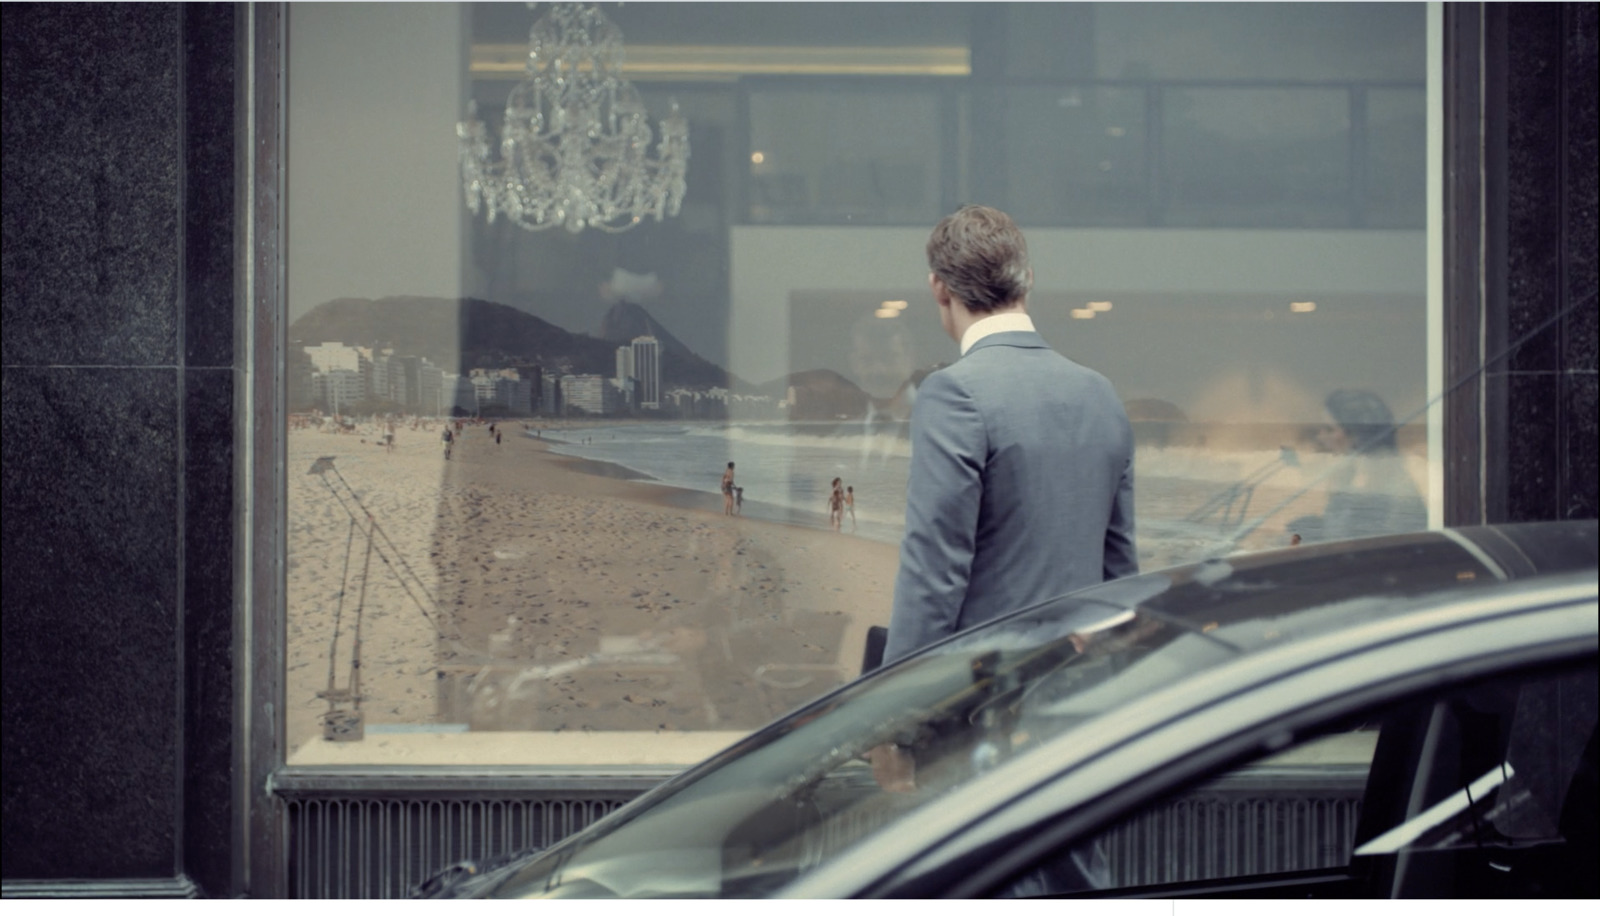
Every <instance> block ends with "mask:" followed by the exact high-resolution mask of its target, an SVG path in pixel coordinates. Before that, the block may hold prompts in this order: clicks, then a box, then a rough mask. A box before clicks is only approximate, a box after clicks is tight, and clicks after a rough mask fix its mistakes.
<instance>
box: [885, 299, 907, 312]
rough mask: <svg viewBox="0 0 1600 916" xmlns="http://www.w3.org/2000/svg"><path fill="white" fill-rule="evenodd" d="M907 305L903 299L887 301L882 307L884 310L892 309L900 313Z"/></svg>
mask: <svg viewBox="0 0 1600 916" xmlns="http://www.w3.org/2000/svg"><path fill="white" fill-rule="evenodd" d="M907 304H908V303H907V302H906V300H904V299H890V300H887V301H886V302H884V303H883V306H882V307H883V308H886V309H894V310H895V311H900V310H902V309H904V308H905V307H906V305H907Z"/></svg>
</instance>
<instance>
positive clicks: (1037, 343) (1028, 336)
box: [962, 331, 1050, 359]
mask: <svg viewBox="0 0 1600 916" xmlns="http://www.w3.org/2000/svg"><path fill="white" fill-rule="evenodd" d="M984 347H1022V348H1024V349H1046V350H1048V349H1049V348H1050V345H1049V344H1047V343H1045V341H1044V338H1043V337H1040V336H1039V332H1038V331H1001V332H999V333H997V334H990V335H988V336H986V337H983V338H981V339H979V340H978V342H977V343H975V344H973V345H972V349H970V350H968V351H967V352H966V356H971V355H972V354H974V353H976V352H978V351H979V350H982V349H983V348H984ZM962 358H963V359H965V358H966V357H965V356H964V357H962Z"/></svg>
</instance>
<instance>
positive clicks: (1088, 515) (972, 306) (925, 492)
mask: <svg viewBox="0 0 1600 916" xmlns="http://www.w3.org/2000/svg"><path fill="white" fill-rule="evenodd" d="M928 267H929V268H930V270H931V273H929V275H928V284H929V286H930V287H931V288H932V290H933V297H934V299H935V300H936V301H937V302H938V304H939V319H940V321H941V322H942V323H943V325H944V329H945V333H947V334H949V335H950V337H951V339H953V340H955V341H956V342H957V343H959V344H960V345H961V358H960V359H959V360H958V361H957V362H955V363H954V364H952V365H950V366H948V367H946V368H944V369H941V370H939V371H937V372H934V373H932V374H931V375H929V376H928V377H927V379H926V380H924V381H923V383H922V385H921V387H920V388H918V389H917V392H916V405H915V407H914V408H913V409H912V416H911V478H910V481H909V483H908V484H907V488H906V532H905V539H904V541H903V542H902V543H901V547H900V573H899V577H898V578H897V579H896V581H895V589H894V612H893V615H892V617H891V618H890V622H889V635H888V642H887V645H886V646H885V647H884V653H883V660H884V661H885V662H888V661H891V660H893V659H895V658H898V657H900V656H902V655H906V654H909V653H911V652H913V651H915V650H917V649H919V648H921V647H923V646H925V645H928V644H929V643H932V642H934V641H936V640H939V639H942V638H944V637H945V636H948V635H950V634H951V633H955V632H957V631H959V630H964V629H967V628H968V627H971V626H974V625H976V624H979V623H982V622H984V621H986V620H991V619H993V618H995V617H999V616H1001V615H1003V614H1006V613H1009V612H1011V611H1015V610H1018V609H1020V608H1024V607H1027V606H1029V605H1032V604H1036V603H1038V602H1040V601H1043V600H1045V599H1047V598H1052V597H1055V596H1056V595H1060V594H1064V593H1066V592H1069V591H1073V590H1074V589H1079V588H1083V587H1085V586H1088V585H1093V584H1095V583H1097V582H1102V581H1105V580H1107V579H1114V578H1117V577H1119V576H1127V575H1132V574H1134V573H1137V572H1138V571H1139V563H1138V558H1137V557H1136V555H1135V553H1134V541H1133V434H1132V431H1131V429H1130V428H1129V426H1128V416H1127V413H1126V412H1125V411H1124V410H1123V408H1122V402H1121V401H1120V400H1118V398H1117V395H1116V392H1115V391H1113V390H1112V387H1111V383H1110V382H1109V381H1107V380H1106V378H1105V376H1103V375H1101V374H1100V373H1098V372H1095V371H1094V370H1092V369H1088V368H1086V367H1084V366H1080V365H1078V364H1077V363H1075V362H1073V361H1071V360H1069V359H1067V358H1066V357H1064V356H1062V355H1061V354H1059V353H1056V352H1055V351H1054V350H1052V349H1050V347H1049V345H1048V344H1046V343H1045V342H1044V338H1042V337H1040V336H1039V334H1038V332H1037V331H1035V330H1034V327H1033V322H1032V320H1031V319H1030V318H1029V317H1028V314H1027V297H1028V290H1029V288H1030V287H1031V286H1032V285H1033V271H1032V269H1031V268H1030V267H1029V266H1028V248H1027V243H1026V241H1024V240H1023V237H1022V231H1021V230H1020V229H1018V228H1017V225H1016V223H1014V222H1012V220H1011V218H1010V217H1009V216H1007V215H1006V214H1004V213H1002V212H1000V211H999V210H995V209H993V208H990V207H977V206H969V207H964V208H962V209H961V210H960V211H958V212H956V213H954V214H952V215H950V216H947V217H945V218H944V219H943V220H941V221H940V223H939V225H938V226H936V227H934V230H933V234H932V236H931V237H930V238H929V239H928Z"/></svg>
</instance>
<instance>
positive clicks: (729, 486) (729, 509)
mask: <svg viewBox="0 0 1600 916" xmlns="http://www.w3.org/2000/svg"><path fill="white" fill-rule="evenodd" d="M733 489H734V487H733V462H731V461H730V462H728V469H727V470H726V471H723V472H722V514H723V515H732V514H733V508H734V507H733Z"/></svg>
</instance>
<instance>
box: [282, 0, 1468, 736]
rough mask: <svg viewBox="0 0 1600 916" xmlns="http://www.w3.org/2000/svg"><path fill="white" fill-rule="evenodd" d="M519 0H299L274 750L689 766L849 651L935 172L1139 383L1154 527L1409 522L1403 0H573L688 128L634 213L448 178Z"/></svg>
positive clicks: (1413, 69) (1411, 132) (1225, 538)
mask: <svg viewBox="0 0 1600 916" xmlns="http://www.w3.org/2000/svg"><path fill="white" fill-rule="evenodd" d="M543 9H544V7H543V6H542V5H541V6H540V7H539V8H537V9H535V10H532V11H529V10H527V9H526V8H525V7H524V6H523V5H521V4H469V5H464V6H453V5H443V4H438V5H435V4H349V5H295V6H292V7H290V9H289V13H288V22H289V28H288V37H289V41H288V49H289V50H288V105H287V134H286V135H287V161H288V168H287V174H288V195H287V214H288V216H287V245H288V248H287V253H288V254H287V290H288V312H289V318H290V322H291V323H290V326H289V347H288V360H289V366H288V369H289V370H290V371H289V372H288V373H287V378H288V392H287V398H288V401H287V406H288V408H289V410H290V412H291V415H290V419H289V429H288V435H287V455H288V493H287V527H286V530H287V551H288V554H287V561H288V562H287V567H288V572H287V604H288V617H287V646H286V649H285V654H286V659H287V674H286V692H287V696H286V697H285V709H286V715H287V729H288V735H287V745H286V746H287V751H288V753H287V756H288V762H289V763H290V764H291V765H302V764H336V765H337V764H351V765H365V764H385V763H441V764H548V765H587V764H621V763H641V764H649V763H664V764H671V763H687V762H691V761H694V760H697V759H699V758H700V757H702V756H704V755H705V754H706V753H709V752H710V751H713V750H715V749H716V748H717V747H720V746H722V745H724V744H726V743H728V742H729V741H731V740H732V739H733V738H734V737H736V736H738V735H740V734H742V733H744V732H746V731H748V730H749V729H751V728H754V727H757V726H759V725H761V724H762V723H763V722H765V721H766V720H768V719H769V718H771V717H773V716H775V715H777V714H779V713H781V712H783V711H785V710H787V709H790V708H792V707H794V706H795V705H797V704H799V703H801V702H804V701H806V700H808V699H810V698H812V697H815V696H817V695H819V694H821V693H823V692H825V691H827V690H829V689H831V688H832V687H834V686H837V685H838V684H840V683H842V682H844V681H845V680H848V679H849V678H850V677H852V676H853V675H854V674H855V673H856V671H857V670H858V669H859V665H860V660H861V654H862V647H863V644H864V642H865V636H866V632H867V628H868V627H871V626H875V625H882V624H885V623H886V622H887V619H888V614H889V608H890V601H891V597H892V590H893V581H894V576H895V572H896V568H897V561H898V555H897V545H898V542H899V539H900V536H901V534H902V531H903V524H904V513H905V486H906V474H907V468H908V466H909V458H910V454H909V437H908V424H909V416H910V413H909V411H910V404H911V402H912V401H913V399H914V397H915V390H916V387H917V386H918V384H920V382H921V380H922V379H923V378H925V377H926V375H927V373H928V372H930V371H935V370H936V369H937V368H938V367H940V366H942V365H947V364H949V363H951V362H953V361H954V360H955V359H956V358H957V356H958V350H957V348H956V346H955V344H954V343H953V342H952V341H950V340H949V338H947V337H946V336H944V333H943V331H942V330H941V328H940V325H939V321H938V315H937V310H936V308H935V306H934V304H933V301H932V298H931V296H930V294H929V291H928V287H927V281H926V277H927V264H926V261H925V259H924V254H923V246H924V243H925V242H926V239H927V236H928V232H929V230H930V229H931V227H932V226H933V224H934V223H935V222H937V221H938V219H939V218H940V217H941V216H942V215H944V214H946V213H948V212H951V211H952V210H954V209H956V208H957V207H959V206H961V205H963V204H966V203H984V204H988V205H992V206H996V207H999V208H1001V209H1004V210H1006V211H1007V212H1009V213H1011V214H1012V215H1013V216H1014V217H1015V218H1016V220H1017V221H1018V223H1019V224H1020V225H1021V227H1022V228H1023V231H1024V232H1025V233H1026V235H1027V239H1028V243H1029V248H1030V254H1031V260H1032V265H1033V270H1034V274H1035V282H1034V286H1033V292H1032V295H1031V297H1030V299H1029V303H1028V312H1029V314H1030V315H1031V316H1032V318H1033V320H1034V322H1035V324H1036V326H1037V327H1038V329H1039V331H1040V332H1041V334H1042V335H1043V336H1044V337H1045V339H1046V340H1047V341H1048V342H1049V343H1050V344H1051V345H1052V346H1053V347H1054V348H1055V349H1056V350H1058V351H1059V352H1061V353H1062V354H1064V355H1065V356H1067V357H1068V358H1070V359H1072V360H1074V361H1077V362H1079V363H1082V364H1084V365H1087V366H1089V367H1091V368H1093V369H1095V370H1098V371H1099V372H1102V373H1104V374H1105V375H1106V376H1107V377H1108V378H1109V379H1110V380H1111V381H1112V383H1113V384H1114V385H1115V387H1116V389H1117V392H1118V395H1119V397H1120V398H1121V399H1122V401H1123V403H1124V405H1125V407H1126V409H1127V412H1128V414H1129V418H1130V420H1131V422H1132V424H1133V428H1134V433H1135V441H1136V446H1137V447H1136V456H1135V467H1136V470H1135V475H1136V477H1135V494H1136V510H1137V511H1136V517H1137V523H1138V549H1139V557H1140V562H1141V565H1142V566H1143V567H1144V568H1145V569H1155V568H1160V567H1162V566H1167V565H1171V564H1175V563H1181V562H1189V561H1193V560H1198V559H1201V558H1204V557H1208V556H1220V555H1225V554H1227V553H1229V552H1232V551H1235V550H1256V549H1270V548H1277V547H1287V546H1290V545H1291V544H1293V543H1303V542H1310V541H1315V540H1321V539H1331V538H1336V537H1351V536H1360V535H1368V534H1383V533H1390V532H1398V531H1404V530H1413V529H1416V528H1421V527H1426V526H1428V525H1429V524H1430V523H1432V524H1437V522H1438V520H1439V519H1440V518H1441V513H1442V508H1441V506H1440V505H1439V497H1438V492H1439V488H1438V485H1437V480H1438V477H1439V475H1440V470H1439V469H1440V461H1441V459H1440V456H1439V455H1438V454H1437V446H1436V444H1434V443H1436V441H1437V439H1436V436H1434V435H1432V432H1433V431H1432V430H1430V425H1429V423H1430V414H1429V411H1428V406H1429V405H1428V402H1429V398H1430V392H1437V391H1439V390H1441V382H1442V379H1440V378H1439V377H1438V370H1437V368H1436V367H1437V362H1436V357H1435V355H1434V354H1436V351H1437V349H1438V344H1439V341H1438V337H1439V331H1438V330H1437V327H1436V326H1432V327H1434V329H1433V330H1430V327H1431V326H1430V300H1429V293H1428V290H1429V274H1428V270H1429V268H1428V264H1429V259H1428V252H1429V245H1430V237H1429V226H1430V219H1429V214H1428V212H1427V187H1428V181H1429V175H1430V169H1437V167H1438V165H1437V163H1435V162H1432V161H1431V160H1430V153H1429V150H1430V137H1429V126H1428V125H1429V118H1428V104H1429V103H1428V98H1429V96H1428V88H1429V63H1428V61H1429V58H1428V48H1429V42H1428V29H1427V10H1426V8H1425V7H1424V6H1422V5H1420V4H1316V3H1311V4H1304V3H1295V4H1255V3H1252V4H1230V3H1205V4H1158V3H1129V4H1116V3H1081V4H1049V3H1019V4H990V3H981V4H966V3H938V4H916V3H893V4H873V3H863V4H857V3H795V4H790V3H751V4H744V3H715V4H710V3H707V4H693V3H690V4H666V3H644V4H627V5H624V6H620V7H614V6H611V5H606V6H605V7H604V12H605V13H606V15H607V16H609V17H610V18H611V19H612V20H613V21H614V22H615V24H616V25H617V27H619V28H620V30H621V33H622V35H623V37H624V39H625V43H626V49H627V65H626V67H625V68H624V70H623V74H624V75H625V76H626V77H627V78H628V79H629V80H630V81H632V83H633V85H634V86H635V87H636V88H637V89H638V91H639V93H640V96H641V98H642V99H643V102H644V104H645V107H646V109H647V111H648V113H649V115H650V118H651V120H652V122H653V123H655V124H657V125H658V126H659V122H660V119H661V118H662V117H664V116H666V115H667V113H668V112H669V110H670V107H671V105H672V104H673V103H676V105H677V107H678V110H679V111H681V113H682V114H683V116H684V117H685V118H686V119H687V122H688V125H689V141H690V156H689V160H688V169H687V172H686V175H685V181H686V186H687V191H686V194H685V196H684V199H683V203H682V208H681V211H680V212H679V213H677V214H676V215H673V216H669V217H667V218H666V219H664V220H661V221H659V222H657V221H655V220H654V219H649V218H647V219H646V221H645V222H644V223H642V224H641V225H639V226H637V227H636V228H633V229H632V230H630V231H628V232H624V233H621V234H610V233H605V232H600V231H596V230H594V229H585V230H583V231H582V232H578V233H571V232H568V231H567V230H566V229H565V228H560V227H557V228H552V229H548V230H545V231H540V232H530V231H527V230H525V229H523V228H520V227H518V226H516V225H513V224H512V223H511V222H510V221H508V220H506V219H505V218H503V217H502V218H500V219H498V220H496V221H494V222H489V221H487V220H486V219H485V218H484V216H482V215H478V216H473V215H472V214H470V213H469V212H468V210H467V208H466V206H465V204H464V203H463V184H462V177H461V171H460V167H459V164H458V158H457V157H458V146H457V135H456V131H455V126H456V123H457V122H458V121H461V120H463V119H464V118H465V117H466V112H467V110H468V104H469V103H473V104H475V105H476V109H477V111H478V112H479V113H480V116H481V117H483V119H484V121H485V122H486V123H487V125H488V127H489V129H490V131H491V133H492V135H493V136H494V137H495V138H496V139H495V143H498V137H499V136H500V131H501V128H502V125H501V119H502V112H503V111H504V109H505V106H506V102H507V99H508V97H509V96H510V93H511V90H512V88H513V87H514V86H515V85H516V84H517V81H518V80H519V79H520V78H521V71H520V61H521V59H522V58H523V57H525V55H526V53H527V36H528V30H529V27H530V25H531V24H532V23H533V21H534V19H535V18H536V17H537V16H539V15H540V14H541V12H542V11H543ZM508 61H509V63H507V62H508ZM639 338H651V339H653V340H654V344H653V345H652V344H641V343H640V342H639ZM335 345H336V346H337V347H338V349H337V350H336V351H335V350H329V349H325V348H328V347H330V346H335ZM623 347H632V357H633V358H632V360H631V361H632V363H633V367H634V375H633V381H632V382H631V383H629V381H628V379H626V378H620V377H619V378H617V379H615V382H616V384H611V382H612V377H613V376H618V375H619V373H618V371H617V367H618V366H620V365H621V364H622V360H620V359H619V357H618V352H619V348H623ZM325 352H338V353H340V354H344V355H345V357H347V358H346V361H347V362H350V363H352V364H353V365H354V366H355V367H356V375H354V376H350V377H344V376H341V378H340V380H339V382H338V384H337V385H334V384H330V382H329V380H327V379H325V378H323V375H324V373H325V370H324V369H323V368H321V364H320V363H319V362H318V361H317V360H318V359H319V358H321V354H323V353H325ZM352 354H353V355H352ZM644 354H648V356H646V355H644ZM657 355H658V356H659V361H658V363H657V364H656V365H650V366H649V367H648V370H647V364H648V363H651V362H653V361H655V359H656V357H657ZM407 359H409V360H411V361H412V362H413V363H414V364H416V365H426V366H428V367H435V366H436V367H438V369H439V371H441V373H442V378H443V381H442V382H441V383H440V384H441V385H442V386H443V389H442V390H446V391H448V390H454V389H452V386H455V385H456V382H455V381H453V379H456V380H469V381H470V380H471V379H472V378H473V376H474V375H475V374H476V375H477V377H478V378H480V379H485V378H492V379H494V380H496V381H495V383H494V384H495V385H497V386H499V387H494V386H488V387H484V386H478V387H481V388H484V390H488V391H490V392H491V396H489V397H483V396H481V395H479V394H476V393H473V394H461V393H458V395H457V396H456V397H455V398H454V399H451V398H446V397H441V398H438V399H431V400H428V403H424V399H422V398H421V397H420V392H421V390H422V388H423V386H422V385H421V384H420V383H419V384H416V385H410V383H409V382H408V383H407V384H402V385H395V384H385V385H382V386H380V385H377V384H375V383H374V381H373V379H374V377H375V376H374V372H373V370H372V366H374V365H376V364H377V363H378V362H379V361H382V362H383V364H384V365H399V364H400V361H402V360H407ZM325 361H326V360H324V362H325ZM326 371H332V370H326ZM386 372H387V370H386ZM362 373H365V374H364V375H363V374H362ZM348 374H349V373H348V372H346V375H348ZM647 374H648V375H649V376H652V377H658V378H659V389H658V392H657V398H656V399H655V400H654V401H652V400H651V399H650V398H648V397H646V396H645V395H646V394H647V393H648V392H649V391H650V388H651V385H650V384H649V381H650V379H648V378H646V375H647ZM383 377H384V378H385V379H387V378H388V377H389V376H388V375H387V374H385V375H384V376H383ZM567 379H573V380H574V381H573V382H571V383H567V384H569V386H570V387H572V388H573V390H572V391H564V390H563V388H562V385H563V383H564V382H565V381H566V380H567ZM578 379H584V382H583V385H582V392H581V397H578V396H577V395H579V390H578V387H579V386H578V385H577V382H576V380H578ZM502 382H503V383H504V384H501V383H502ZM358 383H362V384H365V386H366V387H365V388H362V389H361V391H360V392H358V391H356V388H357V387H359V386H358ZM515 383H525V384H526V385H527V387H528V389H529V390H528V392H527V394H526V397H515V398H513V397H500V396H498V395H495V394H493V392H497V391H499V390H500V388H506V389H507V390H511V389H513V388H515ZM408 385H409V387H408ZM458 387H459V386H458ZM466 387H472V386H471V385H468V386H466ZM413 389H414V390H416V391H417V392H419V395H418V397H415V398H413V397H410V396H409V395H407V396H404V397H398V396H396V392H410V391H412V390H413ZM591 389H592V390H591ZM465 390H466V389H465V388H460V391H463V392H464V391H465ZM477 390H478V388H473V391H474V392H476V391H477ZM516 390H519V391H520V390H521V389H516ZM332 391H337V392H339V397H338V399H337V401H336V402H335V401H333V400H330V398H329V394H328V393H329V392H332ZM629 391H631V392H632V394H631V395H629V394H626V393H627V392H629ZM358 394H361V395H362V396H361V397H359V398H357V397H356V396H357V395H358ZM1027 396H1028V395H1027V393H1026V392H1019V393H1018V397H1027ZM447 401H448V402H449V403H448V405H446V402H447ZM652 404H653V405H654V406H651V405H652ZM440 408H444V409H440ZM447 431H448V433H449V438H448V439H446V437H445V434H446V432H447ZM1070 460H1071V457H1070V456H1063V461H1070ZM730 467H731V468H733V469H734V472H735V474H734V477H733V486H732V488H731V489H730V490H729V491H728V492H719V491H721V490H722V485H721V481H722V479H723V477H724V473H725V471H726V470H727V469H729V468H730ZM834 478H839V479H840V480H841V481H842V485H845V486H849V487H851V491H850V492H851V495H852V502H851V505H850V509H849V513H848V515H847V517H846V518H845V519H844V520H843V522H842V524H841V525H840V526H839V529H840V530H838V531H835V530H834V529H833V525H832V524H831V523H830V519H829V517H828V516H829V506H828V503H829V494H830V489H831V481H832V480H833V479H834Z"/></svg>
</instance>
